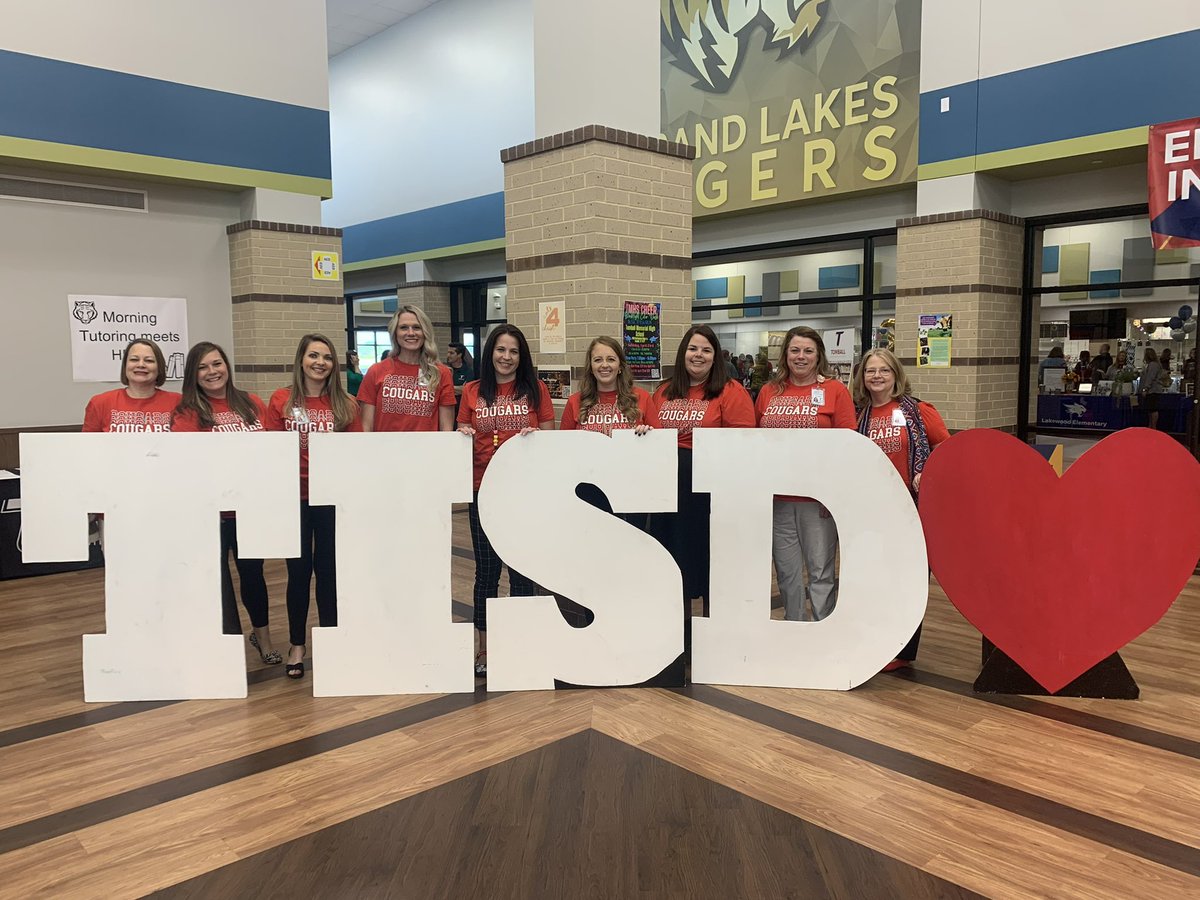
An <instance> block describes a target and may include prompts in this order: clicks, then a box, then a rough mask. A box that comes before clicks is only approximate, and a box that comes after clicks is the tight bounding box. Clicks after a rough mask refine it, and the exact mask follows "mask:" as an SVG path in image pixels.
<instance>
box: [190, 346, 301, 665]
mask: <svg viewBox="0 0 1200 900" xmlns="http://www.w3.org/2000/svg"><path fill="white" fill-rule="evenodd" d="M266 413H267V410H266V407H265V406H263V402H262V400H260V399H259V398H258V397H257V396H255V395H254V394H248V393H246V392H245V391H242V390H239V389H238V388H237V387H236V386H235V385H234V383H233V369H232V367H231V366H230V365H229V357H228V356H227V355H226V354H225V351H224V350H222V349H221V348H220V347H219V346H218V345H217V344H213V343H210V342H209V341H201V342H200V343H198V344H196V346H194V347H193V348H192V349H191V350H189V351H188V355H187V359H186V360H185V361H184V364H183V396H182V398H181V399H180V401H179V406H178V407H176V409H175V420H174V422H173V423H172V429H173V430H174V431H181V432H191V431H211V432H227V431H262V430H264V429H263V420H264V418H265V417H266ZM231 552H232V553H233V558H234V562H235V563H236V564H237V570H238V577H239V578H240V579H241V583H242V605H243V606H245V607H246V613H247V614H248V615H249V616H250V624H251V625H252V626H253V628H254V630H253V631H252V632H251V634H250V643H251V645H252V646H253V647H254V648H255V649H256V650H258V653H259V656H261V657H262V661H263V662H265V663H269V664H271V665H277V664H278V663H281V662H283V657H282V656H280V655H279V653H278V652H276V650H275V647H274V645H273V644H272V642H271V629H270V626H269V624H268V622H269V619H268V612H267V582H266V579H265V578H264V577H263V561H262V560H261V559H243V558H242V557H240V556H238V549H237V520H236V519H235V518H234V517H233V515H232V514H222V516H221V618H222V621H223V625H224V631H225V633H226V634H241V633H242V622H241V618H240V617H239V616H238V611H237V602H236V601H235V599H234V594H233V577H232V576H231V575H230V573H229V554H230V553H231Z"/></svg>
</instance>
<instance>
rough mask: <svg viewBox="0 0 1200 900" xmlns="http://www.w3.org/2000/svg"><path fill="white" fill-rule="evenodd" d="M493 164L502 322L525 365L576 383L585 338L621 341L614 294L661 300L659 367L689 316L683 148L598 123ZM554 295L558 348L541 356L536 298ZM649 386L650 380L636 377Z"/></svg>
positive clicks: (620, 303) (507, 153)
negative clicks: (522, 344)
mask: <svg viewBox="0 0 1200 900" xmlns="http://www.w3.org/2000/svg"><path fill="white" fill-rule="evenodd" d="M500 158H501V160H502V161H503V162H504V230H505V235H506V238H507V246H506V256H507V270H508V321H509V322H511V323H512V324H514V325H517V326H518V327H520V328H521V330H522V331H524V332H525V336H526V337H527V338H528V339H529V342H530V346H531V349H532V351H533V358H534V364H535V365H537V366H554V367H561V366H570V367H571V370H572V379H573V384H572V389H575V387H576V386H577V385H578V378H579V375H580V374H581V369H580V366H581V365H582V364H583V354H584V353H585V352H586V350H587V346H588V344H589V343H590V342H591V340H592V338H593V337H596V336H598V335H609V336H611V337H614V338H616V339H617V340H618V341H619V340H621V335H622V330H621V321H622V320H621V314H622V311H623V309H624V301H626V300H640V301H656V302H661V303H662V320H661V332H660V333H661V342H662V348H663V350H662V353H663V358H662V364H663V367H664V370H666V371H669V370H670V368H671V366H672V365H673V363H674V353H675V348H676V347H677V346H678V344H679V341H680V340H681V339H682V338H683V333H684V332H685V331H686V330H687V329H688V327H689V326H690V325H691V322H692V272H691V269H692V201H691V184H692V149H691V148H690V147H688V146H686V145H684V144H675V143H671V142H669V141H663V140H660V139H658V138H653V137H647V136H645V135H638V134H632V133H630V132H625V131H618V130H616V129H613V128H604V127H602V126H598V125H589V126H587V127H584V128H577V129H575V130H574V131H570V132H566V133H564V134H557V135H552V136H549V137H544V138H539V139H538V140H536V141H532V142H530V143H528V144H522V145H520V146H517V147H511V148H509V149H507V150H504V151H502V152H501V154H500ZM558 299H562V300H565V301H566V310H567V318H566V329H567V353H566V354H565V355H564V354H561V353H543V352H542V351H541V340H540V335H539V333H538V304H539V303H541V302H543V301H546V300H558ZM644 386H646V387H651V385H644Z"/></svg>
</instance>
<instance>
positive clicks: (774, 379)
mask: <svg viewBox="0 0 1200 900" xmlns="http://www.w3.org/2000/svg"><path fill="white" fill-rule="evenodd" d="M793 338H808V339H809V340H810V341H812V342H813V343H814V344H816V345H817V374H818V375H820V376H821V377H822V378H833V377H835V375H834V371H833V367H832V366H830V365H829V356H828V354H826V352H825V341H824V340H822V339H821V332H819V331H817V330H816V329H815V328H809V327H808V326H807V325H797V326H796V327H795V328H793V329H792V330H791V331H789V332H788V333H787V334H785V335H784V336H783V347H782V348H781V349H780V351H779V363H778V364H777V365H776V366H775V371H774V372H772V373H771V382H770V383H771V385H772V386H773V387H774V388H775V393H776V394H782V393H783V392H784V390H786V388H787V383H788V376H789V372H788V365H787V352H788V347H789V346H790V345H791V343H792V339H793Z"/></svg>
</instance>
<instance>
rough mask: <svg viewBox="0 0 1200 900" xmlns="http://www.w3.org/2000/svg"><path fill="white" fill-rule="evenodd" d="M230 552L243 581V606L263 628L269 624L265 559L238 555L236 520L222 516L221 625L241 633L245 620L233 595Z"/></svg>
mask: <svg viewBox="0 0 1200 900" xmlns="http://www.w3.org/2000/svg"><path fill="white" fill-rule="evenodd" d="M230 553H232V554H233V561H234V562H235V563H236V564H237V570H238V578H239V579H240V580H241V583H242V606H244V607H246V613H247V614H248V615H249V616H250V624H251V625H253V626H254V627H255V628H262V627H263V626H265V625H266V624H267V580H266V579H265V578H263V561H262V560H261V559H242V558H241V557H240V556H238V545H237V520H236V519H221V625H222V629H223V630H224V632H225V633H226V634H241V633H242V619H241V616H240V615H238V610H237V599H236V598H235V597H234V595H233V575H232V574H230V572H229V554H230Z"/></svg>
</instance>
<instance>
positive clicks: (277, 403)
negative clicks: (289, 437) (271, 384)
mask: <svg viewBox="0 0 1200 900" xmlns="http://www.w3.org/2000/svg"><path fill="white" fill-rule="evenodd" d="M291 393H292V392H291V391H289V390H288V389H287V388H280V389H279V390H277V391H276V392H275V393H273V394H272V395H271V402H270V403H269V404H267V412H266V415H265V416H263V420H262V423H263V428H265V429H267V431H283V430H284V427H283V420H284V419H285V418H286V416H284V414H283V407H284V404H285V403H287V399H288V397H289V396H290V395H291Z"/></svg>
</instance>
